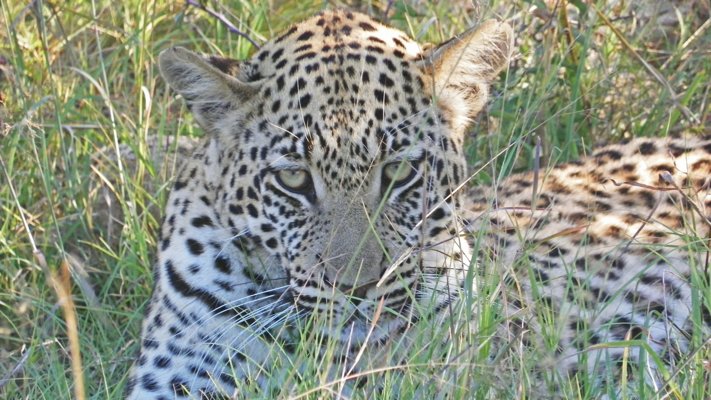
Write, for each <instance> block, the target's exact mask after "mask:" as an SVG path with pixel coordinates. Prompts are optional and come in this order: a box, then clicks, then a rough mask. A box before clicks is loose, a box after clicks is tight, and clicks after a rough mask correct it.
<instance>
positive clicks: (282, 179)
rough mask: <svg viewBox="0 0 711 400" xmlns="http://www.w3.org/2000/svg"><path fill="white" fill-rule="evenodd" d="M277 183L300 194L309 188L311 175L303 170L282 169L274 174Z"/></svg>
mask: <svg viewBox="0 0 711 400" xmlns="http://www.w3.org/2000/svg"><path fill="white" fill-rule="evenodd" d="M276 178H277V181H278V182H279V184H280V185H282V186H283V187H284V188H285V189H289V190H291V191H293V192H297V193H302V192H306V191H308V190H309V189H310V188H311V186H312V185H311V175H310V174H309V173H308V172H307V171H306V170H303V169H282V170H280V171H278V172H277V174H276Z"/></svg>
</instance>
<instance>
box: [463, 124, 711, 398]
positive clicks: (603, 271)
mask: <svg viewBox="0 0 711 400" xmlns="http://www.w3.org/2000/svg"><path fill="white" fill-rule="evenodd" d="M468 209H469V211H470V212H471V214H470V215H469V218H470V220H471V221H472V226H471V227H470V229H471V230H472V231H473V232H476V234H477V235H480V237H481V242H480V243H479V246H481V248H482V252H481V253H480V254H479V257H480V258H482V259H484V258H489V259H490V260H494V261H493V262H494V264H495V266H496V268H497V271H496V273H497V274H499V275H500V276H501V277H502V278H503V280H504V281H505V283H506V286H507V288H506V290H505V292H506V295H507V297H508V302H507V306H506V310H505V313H506V318H505V319H506V321H507V323H506V324H504V325H503V326H502V328H503V330H504V334H503V335H502V336H505V337H508V338H509V339H511V340H513V342H515V343H525V344H537V346H538V347H539V349H541V348H545V347H546V346H545V345H544V344H542V343H541V335H539V334H538V333H540V331H541V330H540V327H541V326H544V325H545V326H551V325H552V326H553V327H554V329H553V331H552V332H551V331H550V330H549V332H547V335H548V338H549V340H550V338H555V339H556V340H555V345H554V346H550V345H549V346H547V347H548V349H549V350H550V354H549V355H551V357H549V358H548V362H551V363H555V366H556V370H557V371H559V372H561V373H563V374H564V376H566V375H571V376H572V375H574V374H575V373H576V372H579V371H584V372H586V373H589V372H590V371H598V372H597V374H596V375H592V376H593V377H596V378H593V379H598V378H599V379H602V378H606V377H608V376H609V375H608V374H612V376H616V377H619V376H620V371H619V367H621V364H622V360H623V359H624V360H625V361H626V362H627V363H628V364H629V365H636V364H635V363H637V362H638V361H640V360H644V361H645V363H647V364H648V365H649V367H648V368H649V369H650V370H656V368H655V364H654V362H653V361H651V360H650V359H649V358H648V357H647V358H644V359H641V354H642V353H644V352H645V351H644V349H643V348H641V346H635V345H632V346H629V345H627V346H625V345H622V346H617V347H605V343H610V342H624V341H634V340H641V341H644V342H646V343H647V344H648V345H649V347H650V348H651V349H652V350H653V351H654V352H656V353H657V355H658V356H660V357H661V358H662V359H663V360H664V361H665V362H667V363H668V364H669V365H670V366H671V365H674V364H676V362H677V361H679V360H680V359H683V358H682V357H681V356H682V355H683V354H684V353H687V352H688V351H689V350H690V342H689V339H690V338H692V337H709V335H710V334H711V314H710V313H709V308H708V303H706V304H701V305H700V307H698V308H697V310H700V315H698V316H697V317H696V318H694V316H693V315H692V310H693V308H692V301H694V300H692V299H693V298H694V297H696V298H701V299H703V298H705V296H707V295H708V294H704V292H703V291H701V290H700V287H699V286H696V287H695V286H694V285H693V282H696V283H697V285H701V287H703V282H706V285H707V284H708V280H709V277H710V276H709V264H708V263H709V251H710V247H711V239H710V238H711V136H708V137H706V138H697V137H685V138H684V137H680V138H666V139H650V138H638V139H634V140H631V141H627V142H624V143H622V144H614V145H608V146H605V147H601V148H599V149H596V150H595V151H594V152H593V153H592V155H591V156H590V157H587V158H584V159H582V160H580V161H576V162H571V163H567V164H562V165H559V166H557V167H555V168H553V169H550V170H545V169H543V170H540V171H537V172H529V173H525V174H518V175H514V176H511V177H509V178H507V179H506V180H504V181H503V182H501V183H500V184H499V185H497V186H496V187H495V188H482V187H478V188H473V189H471V190H470V192H469V193H468ZM702 303H703V301H702ZM542 318H543V319H547V322H542V321H541V319H542ZM551 319H552V321H553V322H552V323H551V322H550V321H551ZM693 321H703V324H702V326H697V325H695V324H693ZM697 330H698V331H697ZM526 332H534V333H536V334H526ZM695 332H702V335H698V333H697V334H696V335H694V333H695ZM514 336H515V338H514ZM535 342H538V343H535ZM698 345H699V344H698V343H697V346H698ZM596 346H597V347H596ZM610 367H611V368H610ZM603 370H604V373H602V371H603ZM647 379H649V380H650V381H652V380H653V381H655V382H656V383H657V386H659V382H663V381H664V378H663V377H662V376H661V375H660V374H657V373H654V374H651V376H648V377H647Z"/></svg>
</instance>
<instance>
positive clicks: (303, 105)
mask: <svg viewBox="0 0 711 400" xmlns="http://www.w3.org/2000/svg"><path fill="white" fill-rule="evenodd" d="M310 102H311V95H310V94H305V95H303V96H302V97H301V98H300V99H299V106H301V108H306V107H308V106H309V103H310Z"/></svg>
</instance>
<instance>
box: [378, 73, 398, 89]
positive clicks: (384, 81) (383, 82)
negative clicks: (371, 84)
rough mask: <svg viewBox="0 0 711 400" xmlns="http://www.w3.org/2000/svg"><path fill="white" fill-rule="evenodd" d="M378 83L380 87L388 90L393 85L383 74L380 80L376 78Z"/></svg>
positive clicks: (393, 82)
mask: <svg viewBox="0 0 711 400" xmlns="http://www.w3.org/2000/svg"><path fill="white" fill-rule="evenodd" d="M378 82H380V84H381V85H383V86H385V87H388V88H390V87H393V85H395V81H393V80H392V79H390V78H389V77H388V76H387V75H385V74H380V78H378Z"/></svg>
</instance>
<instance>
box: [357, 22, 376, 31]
mask: <svg viewBox="0 0 711 400" xmlns="http://www.w3.org/2000/svg"><path fill="white" fill-rule="evenodd" d="M358 26H359V27H360V28H361V29H362V30H364V31H368V32H373V31H374V30H375V27H374V26H373V25H371V24H369V23H367V22H361V23H359V24H358Z"/></svg>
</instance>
